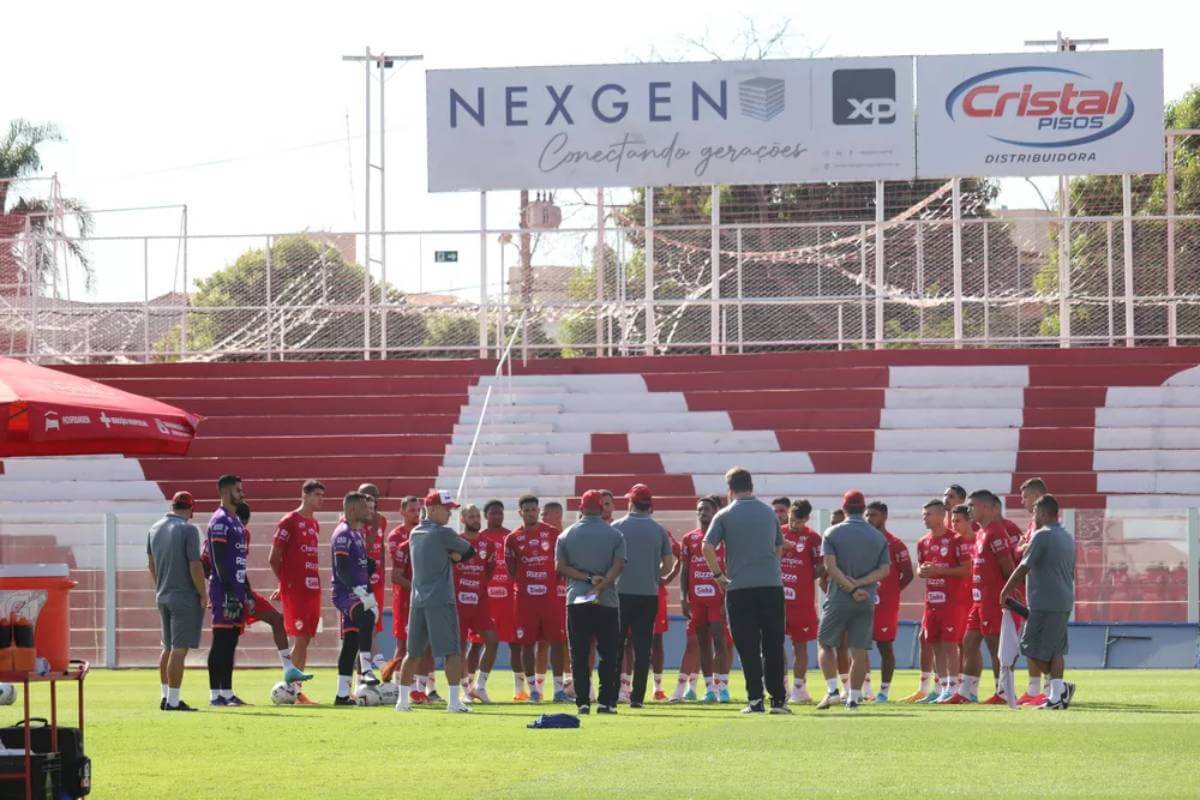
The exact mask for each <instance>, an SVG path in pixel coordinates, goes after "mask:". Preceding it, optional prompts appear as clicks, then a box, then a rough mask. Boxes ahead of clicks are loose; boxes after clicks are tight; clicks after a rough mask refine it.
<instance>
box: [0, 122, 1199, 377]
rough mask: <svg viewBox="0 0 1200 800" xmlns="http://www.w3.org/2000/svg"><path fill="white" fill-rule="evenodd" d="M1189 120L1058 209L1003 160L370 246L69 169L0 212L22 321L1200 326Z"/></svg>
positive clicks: (969, 329)
mask: <svg viewBox="0 0 1200 800" xmlns="http://www.w3.org/2000/svg"><path fill="white" fill-rule="evenodd" d="M1167 143H1168V147H1167V151H1168V156H1169V157H1168V166H1169V168H1168V170H1167V172H1166V173H1165V174H1164V175H1146V176H1141V175H1137V176H1089V177H1082V178H1076V179H1071V180H1067V179H1062V180H1060V181H1059V191H1058V192H1057V193H1055V194H1054V195H1053V198H1052V200H1047V201H1046V203H1045V206H1044V207H1043V208H1040V209H1024V210H1011V209H1007V208H1003V207H1000V206H998V205H997V197H998V188H997V183H996V182H995V181H991V180H986V179H963V180H956V181H913V182H906V183H886V184H883V183H878V184H870V183H868V184H841V185H838V184H828V185H827V184H813V185H781V186H734V187H721V188H720V189H719V190H711V189H709V188H707V187H691V188H687V187H684V188H666V189H658V190H654V191H651V190H646V191H634V192H633V195H632V199H631V200H630V201H629V202H624V203H620V204H614V205H601V206H600V211H601V213H600V214H598V215H597V221H596V223H595V224H594V225H593V226H591V227H586V228H580V227H576V228H568V229H558V230H529V229H512V230H503V229H495V228H487V229H483V230H480V229H478V228H477V229H467V230H458V231H436V232H431V231H414V232H394V233H386V234H373V235H372V248H373V250H372V252H377V253H382V254H383V257H382V259H381V260H380V262H379V263H375V262H374V260H373V261H372V265H371V269H365V268H364V267H362V266H360V264H359V258H358V254H359V253H360V252H363V251H364V249H365V244H366V238H365V235H364V234H361V233H347V234H333V233H304V234H290V235H289V234H278V235H276V234H272V235H257V236H195V235H192V236H189V235H187V234H186V233H185V232H183V231H180V232H179V233H176V234H158V235H153V236H150V235H147V236H90V237H82V236H79V235H77V234H78V232H79V231H78V226H75V227H73V226H71V225H69V224H64V220H69V219H70V216H71V213H72V212H71V211H70V210H69V209H66V208H63V207H58V206H55V205H54V203H55V200H54V195H53V193H51V194H50V195H48V199H46V200H44V201H42V203H41V206H39V207H42V208H47V209H49V211H43V212H40V213H42V214H43V216H37V217H34V216H31V215H29V214H26V215H24V216H22V215H21V214H20V213H17V212H16V210H15V209H13V208H10V213H8V214H0V346H3V348H4V352H6V353H7V354H9V355H13V356H21V357H32V358H37V359H41V360H45V361H69V362H87V361H121V360H127V361H135V362H136V361H160V360H217V359H224V360H230V359H306V358H307V359H312V358H342V359H361V358H385V357H470V356H492V357H494V356H496V355H497V354H498V351H499V349H500V348H502V347H503V343H504V341H505V340H506V339H507V333H509V332H510V330H511V327H512V325H513V320H515V319H517V318H518V317H519V316H520V315H521V313H522V312H524V313H525V314H526V320H527V322H526V324H525V325H524V326H523V327H522V331H521V337H520V343H521V354H522V355H523V356H525V357H532V356H540V357H572V356H581V355H605V354H626V353H696V352H717V353H740V352H760V351H769V350H772V349H782V348H789V349H794V348H837V349H845V348H871V347H910V346H917V345H929V346H970V347H977V346H982V347H988V346H1039V345H1042V346H1083V345H1113V344H1187V343H1196V342H1198V341H1200V185H1197V181H1198V180H1200V166H1198V165H1200V132H1196V131H1173V132H1170V133H1169V135H1168V136H1167ZM1177 175H1178V177H1177ZM609 196H610V197H611V195H609ZM648 202H649V203H650V205H651V208H652V211H653V213H651V214H647V203H648ZM599 203H600V201H599V200H598V201H597V204H598V205H599ZM11 205H12V204H11V203H10V206H11ZM55 209H57V210H55ZM431 256H434V257H435V258H434V260H435V261H436V262H438V263H443V262H448V263H450V264H453V265H454V270H452V271H443V272H435V273H434V274H432V275H428V274H427V273H428V268H427V266H426V265H427V264H428V263H429V261H430V260H431V259H430V257H431ZM83 261H86V270H83V271H82V272H81V270H80V269H79V265H80V263H83ZM72 275H75V278H74V281H73V284H72ZM84 283H89V284H90V286H91V293H90V294H89V292H88V291H84V290H83V288H82V284H84ZM72 285H74V287H75V291H74V293H73V294H72V291H71V288H72ZM97 296H99V297H102V298H103V302H98V301H97V300H95V299H94V298H95V297H97Z"/></svg>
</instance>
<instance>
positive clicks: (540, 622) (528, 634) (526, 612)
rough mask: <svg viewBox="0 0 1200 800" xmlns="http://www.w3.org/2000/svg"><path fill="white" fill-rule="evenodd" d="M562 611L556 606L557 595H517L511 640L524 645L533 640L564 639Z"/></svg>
mask: <svg viewBox="0 0 1200 800" xmlns="http://www.w3.org/2000/svg"><path fill="white" fill-rule="evenodd" d="M562 622H563V613H562V611H561V610H560V609H559V607H558V597H557V596H556V595H554V594H550V595H547V596H545V597H530V596H528V595H524V594H519V595H517V602H516V605H515V608H514V609H513V628H514V629H513V636H514V638H513V640H512V641H514V642H516V643H517V644H521V645H526V644H534V643H535V642H561V641H563V640H565V639H566V638H567V637H566V633H565V632H564V631H563V624H562Z"/></svg>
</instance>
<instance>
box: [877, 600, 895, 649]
mask: <svg viewBox="0 0 1200 800" xmlns="http://www.w3.org/2000/svg"><path fill="white" fill-rule="evenodd" d="M899 627H900V604H899V603H897V604H896V605H894V606H893V605H890V604H889V605H887V606H882V605H877V606H875V632H874V633H873V634H871V638H872V639H874V640H875V641H877V642H894V641H896V631H897V629H899Z"/></svg>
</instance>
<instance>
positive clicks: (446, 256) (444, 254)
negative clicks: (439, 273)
mask: <svg viewBox="0 0 1200 800" xmlns="http://www.w3.org/2000/svg"><path fill="white" fill-rule="evenodd" d="M433 261H434V263H435V264H450V263H456V262H457V261H458V251H457V250H434V251H433Z"/></svg>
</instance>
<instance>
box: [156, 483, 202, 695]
mask: <svg viewBox="0 0 1200 800" xmlns="http://www.w3.org/2000/svg"><path fill="white" fill-rule="evenodd" d="M193 505H194V503H193V501H192V496H191V495H190V494H188V493H187V492H179V493H177V494H176V495H175V496H174V497H173V498H171V510H170V512H168V513H167V515H166V516H164V517H163V518H162V519H160V520H159V521H158V522H156V523H154V525H153V527H151V528H150V533H149V534H148V535H147V536H146V567H147V569H149V571H150V578H151V580H153V581H154V599H155V602H156V604H157V605H158V615H159V617H160V619H161V621H162V654H161V655H160V656H159V659H158V675H159V679H160V681H161V682H162V700H161V701H160V702H159V704H158V707H159V708H161V709H162V710H164V711H195V709H194V708H192V707H191V706H189V705H188V704H187V703H185V702H183V701H182V700H180V699H179V687H180V686H181V685H182V683H183V664H184V661H185V660H186V659H187V654H188V650H190V649H194V648H197V647H199V646H200V628H201V624H202V622H203V620H204V609H205V608H206V607H207V606H208V592H207V591H206V585H205V582H204V569H203V568H202V567H201V564H200V529H199V528H197V527H196V526H195V525H193V524H192V523H191V522H190V521H189V520H191V518H192V506H193Z"/></svg>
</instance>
